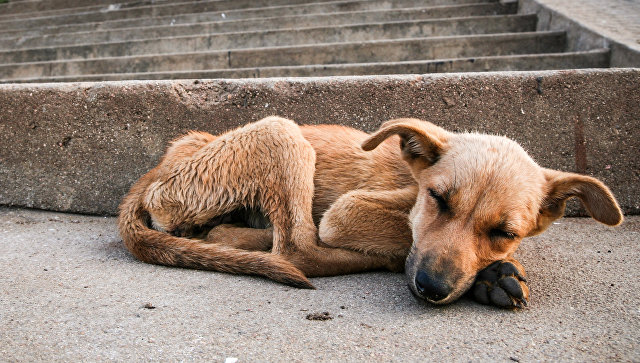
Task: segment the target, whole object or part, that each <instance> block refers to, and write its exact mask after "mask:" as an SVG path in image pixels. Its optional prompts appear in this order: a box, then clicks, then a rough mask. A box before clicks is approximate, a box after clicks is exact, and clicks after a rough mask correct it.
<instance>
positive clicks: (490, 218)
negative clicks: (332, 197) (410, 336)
mask: <svg viewBox="0 0 640 363" xmlns="http://www.w3.org/2000/svg"><path fill="white" fill-rule="evenodd" d="M393 135H399V136H400V148H401V150H402V156H403V158H404V160H405V161H406V162H407V163H408V164H409V167H410V169H411V173H412V174H413V176H414V178H415V179H416V181H417V182H418V187H419V188H418V197H417V200H416V204H415V206H414V207H413V209H412V210H411V213H410V216H409V219H410V224H411V230H412V234H413V245H412V247H411V251H410V253H409V256H408V258H407V261H406V268H405V272H406V275H407V278H408V280H409V281H408V282H409V287H410V289H411V290H412V292H413V293H414V294H415V295H416V296H418V297H420V298H422V299H425V300H427V301H429V302H432V303H436V304H446V303H449V302H452V301H454V300H456V299H457V298H458V297H460V296H461V295H462V294H463V293H464V292H465V291H466V290H468V289H469V288H470V287H471V284H472V283H473V281H474V279H475V276H476V274H477V273H478V272H479V271H480V270H482V269H484V268H485V267H487V266H488V265H489V264H491V263H492V262H494V261H497V260H502V259H504V258H506V257H508V256H510V255H511V254H513V252H514V251H515V250H516V248H517V247H518V245H519V244H520V242H521V241H522V239H523V238H524V237H528V236H533V235H536V234H538V233H540V232H542V231H544V230H545V229H546V228H547V227H548V226H549V224H551V222H553V221H554V220H556V219H558V218H560V217H561V216H562V215H563V214H564V209H565V203H566V201H567V199H569V198H572V197H577V198H579V199H580V200H581V201H582V203H583V204H584V205H585V207H586V209H587V211H588V212H589V213H590V214H591V216H592V217H593V218H594V219H596V220H598V221H600V222H602V223H605V224H608V225H612V226H613V225H618V224H620V223H621V222H622V218H623V217H622V213H621V211H620V208H619V207H618V204H617V203H616V200H615V199H614V197H613V195H612V194H611V192H610V191H609V189H608V188H607V187H606V186H605V185H604V184H603V183H601V182H600V181H598V180H597V179H594V178H591V177H588V176H584V175H579V174H573V173H565V172H560V171H555V170H549V169H545V168H541V167H540V166H538V165H537V164H536V163H535V162H534V161H533V160H532V159H531V158H530V157H529V155H527V153H526V152H525V151H524V150H523V149H522V148H521V147H520V146H519V145H518V144H517V143H515V142H514V141H511V140H509V139H507V138H505V137H500V136H490V135H481V134H454V133H450V132H447V131H445V130H444V129H442V128H440V127H438V126H435V125H433V124H431V123H428V122H425V121H420V120H416V119H398V120H392V121H388V122H386V123H384V124H383V125H382V127H381V128H380V129H379V130H378V131H377V132H376V133H374V134H372V135H371V136H370V137H369V138H368V139H367V140H365V142H364V143H363V145H362V148H363V149H364V150H373V149H374V148H376V147H377V146H378V145H379V144H380V143H382V142H383V141H384V140H385V139H387V138H389V137H391V136H393Z"/></svg>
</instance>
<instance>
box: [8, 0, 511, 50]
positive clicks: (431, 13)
mask: <svg viewBox="0 0 640 363" xmlns="http://www.w3.org/2000/svg"><path fill="white" fill-rule="evenodd" d="M516 10H517V6H516V3H508V4H500V3H487V4H470V5H454V6H435V7H427V8H424V7H423V8H406V9H397V10H373V11H354V12H336V13H331V14H306V15H282V14H281V15H279V16H270V17H263V18H250V19H241V20H223V21H220V20H219V19H220V13H219V12H215V13H209V14H210V15H209V16H207V15H206V14H194V15H193V16H192V15H183V16H179V17H173V16H172V17H161V18H146V19H137V21H129V20H123V21H113V22H106V23H89V24H75V25H68V26H61V27H52V28H42V29H38V30H35V31H32V30H29V31H27V32H25V31H20V30H15V31H13V32H12V33H9V32H4V33H2V32H0V49H18V48H36V47H45V46H61V45H71V44H89V43H99V42H119V41H130V40H140V39H153V38H165V37H171V36H187V35H197V34H219V33H232V32H242V31H251V30H277V29H286V28H295V27H317V26H339V25H350V24H363V23H377V22H389V21H403V20H404V21H408V20H425V19H436V18H437V19H441V18H453V17H456V18H458V17H470V16H488V15H505V14H515V12H516ZM252 15H260V14H252ZM262 15H271V14H269V13H266V14H262ZM194 17H197V18H196V19H194ZM204 19H207V20H206V21H204V22H195V23H193V22H192V23H189V21H196V20H197V21H202V20H204ZM211 19H215V20H217V21H210V20H211ZM96 29H105V30H100V31H96ZM83 30H84V31H83ZM87 30H88V31H87Z"/></svg>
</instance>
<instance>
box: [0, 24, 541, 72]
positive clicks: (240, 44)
mask: <svg viewBox="0 0 640 363" xmlns="http://www.w3.org/2000/svg"><path fill="white" fill-rule="evenodd" d="M536 20H537V17H536V16H535V15H498V16H477V17H467V18H450V19H436V20H418V21H400V22H388V23H376V24H358V25H344V26H331V27H315V28H295V29H283V30H270V31H252V32H240V33H224V34H212V35H196V36H181V37H171V38H157V39H147V40H135V41H124V42H114V43H96V44H87V45H72V46H60V47H48V48H35V49H23V50H11V51H2V52H0V63H22V62H41V61H53V60H71V59H90V58H105V57H122V56H135V55H145V54H169V53H187V52H201V51H208V50H222V49H225V50H229V49H243V48H261V47H272V46H293V45H305V44H315V43H339V42H346V41H348V42H361V41H370V40H383V39H399V38H405V39H406V38H424V37H433V36H445V35H451V36H453V35H469V34H492V33H513V32H527V31H529V32H530V31H535V28H536Z"/></svg>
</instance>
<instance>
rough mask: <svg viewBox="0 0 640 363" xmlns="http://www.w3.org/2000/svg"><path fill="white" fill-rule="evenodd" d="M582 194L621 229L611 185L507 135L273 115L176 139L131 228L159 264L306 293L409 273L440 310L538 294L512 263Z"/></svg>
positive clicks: (142, 195)
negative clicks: (550, 163)
mask: <svg viewBox="0 0 640 363" xmlns="http://www.w3.org/2000/svg"><path fill="white" fill-rule="evenodd" d="M571 197H578V198H580V200H581V201H582V202H583V204H584V205H585V206H586V208H587V210H588V211H589V213H590V214H591V216H593V218H595V219H596V220H598V221H600V222H602V223H605V224H608V225H617V224H620V223H621V222H622V218H623V217H622V213H621V212H620V209H619V207H618V205H617V203H616V201H615V199H614V197H613V195H612V194H611V192H610V191H609V189H608V188H607V187H606V186H605V185H604V184H602V183H601V182H600V181H598V180H596V179H594V178H591V177H588V176H583V175H578V174H573V173H565V172H560V171H553V170H549V169H544V168H541V167H539V166H538V165H537V164H536V163H535V162H534V161H533V160H532V159H531V158H530V157H529V156H528V155H527V154H526V153H525V152H524V150H523V149H522V148H521V147H520V146H519V145H517V144H516V143H515V142H513V141H511V140H509V139H507V138H504V137H499V136H489V135H480V134H454V133H450V132H448V131H445V130H444V129H442V128H440V127H438V126H435V125H433V124H431V123H428V122H425V121H420V120H416V119H397V120H392V121H388V122H386V123H384V124H383V125H382V127H381V128H380V129H379V130H378V131H377V132H375V133H374V134H371V135H368V134H366V133H364V132H361V131H358V130H355V129H351V128H347V127H342V126H335V125H320V126H298V125H296V124H295V123H294V122H292V121H289V120H286V119H283V118H279V117H268V118H266V119H263V120H261V121H258V122H255V123H252V124H248V125H246V126H244V127H241V128H238V129H236V130H233V131H229V132H227V133H225V134H222V135H220V136H212V135H210V134H207V133H203V132H192V133H189V134H187V135H186V136H183V137H181V138H179V139H177V140H175V141H174V142H173V143H172V144H171V146H170V147H169V148H168V150H167V152H166V154H165V156H164V158H163V159H162V161H161V162H160V164H159V165H158V166H157V167H155V168H154V169H153V170H151V171H150V172H149V173H147V174H146V175H144V176H143V177H142V178H141V179H140V180H139V181H138V182H137V183H136V184H135V185H134V186H133V187H132V188H131V191H130V192H129V194H128V195H127V196H126V197H125V199H124V200H123V202H122V204H121V206H120V217H119V228H120V233H121V235H122V237H123V240H124V242H125V244H126V246H127V248H128V249H129V250H130V251H131V253H132V254H133V255H135V256H136V257H137V258H139V259H140V260H142V261H146V262H150V263H156V264H162V265H171V266H183V267H191V268H199V269H209V270H217V271H226V272H233V273H245V274H256V275H263V276H266V277H269V278H271V279H273V280H276V281H279V282H283V283H286V284H290V285H294V286H298V287H312V285H311V284H310V282H309V281H308V280H307V278H306V277H312V276H329V275H337V274H346V273H354V272H360V271H365V270H371V269H380V268H386V269H389V270H393V271H400V270H402V269H403V268H404V269H405V272H406V275H407V277H408V282H409V287H410V289H411V291H412V292H413V293H414V294H415V295H416V296H417V297H420V298H422V299H425V300H427V301H430V302H433V303H439V304H441V303H449V302H451V301H453V300H455V299H457V298H458V297H460V296H461V295H462V294H463V293H464V292H465V291H467V290H469V289H470V288H471V287H472V286H475V287H474V290H473V291H474V294H475V297H476V299H478V300H479V301H481V302H486V303H493V304H496V305H501V306H520V305H521V304H522V303H526V300H527V298H528V288H527V286H526V284H525V278H524V270H523V268H522V266H521V265H520V264H519V263H518V262H517V261H515V260H514V259H513V257H512V255H513V253H514V251H515V250H516V248H517V247H518V245H519V244H520V241H521V240H522V238H524V237H527V236H532V235H535V234H538V233H540V232H542V231H544V230H545V229H546V228H547V226H548V225H549V224H550V223H551V222H552V221H554V220H555V219H557V218H559V217H561V216H562V215H563V213H564V208H565V202H566V200H567V199H569V198H571ZM405 261H406V263H405ZM496 261H499V262H496ZM494 262H495V263H494ZM479 272H481V273H480V274H479ZM491 274H493V275H492V277H487V276H489V275H491ZM474 281H475V285H474Z"/></svg>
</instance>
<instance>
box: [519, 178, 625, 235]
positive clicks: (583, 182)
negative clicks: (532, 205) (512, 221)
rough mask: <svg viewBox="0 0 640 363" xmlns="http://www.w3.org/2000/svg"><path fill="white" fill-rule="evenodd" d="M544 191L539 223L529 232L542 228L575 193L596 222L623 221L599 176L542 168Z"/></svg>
mask: <svg viewBox="0 0 640 363" xmlns="http://www.w3.org/2000/svg"><path fill="white" fill-rule="evenodd" d="M543 172H544V175H545V178H546V179H547V195H546V197H545V198H544V200H543V202H542V206H541V207H540V215H539V216H538V227H537V228H536V229H535V230H534V231H532V232H531V233H530V234H529V235H535V234H538V233H540V232H542V231H544V230H545V229H546V228H547V227H548V226H549V224H551V222H553V221H554V220H556V219H558V218H560V217H562V216H563V215H564V209H565V205H566V202H567V200H568V199H570V198H573V197H577V198H579V199H580V201H581V202H582V204H583V205H584V206H585V208H586V209H587V212H589V214H590V215H591V217H593V219H595V220H597V221H598V222H601V223H604V224H607V225H609V226H617V225H619V224H620V223H622V220H623V218H624V217H623V216H622V211H621V210H620V207H619V206H618V202H616V199H615V197H614V196H613V194H612V193H611V191H610V190H609V188H607V186H606V185H604V184H603V183H602V182H601V181H600V180H598V179H596V178H592V177H590V176H586V175H580V174H575V173H565V172H562V171H557V170H551V169H543Z"/></svg>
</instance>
